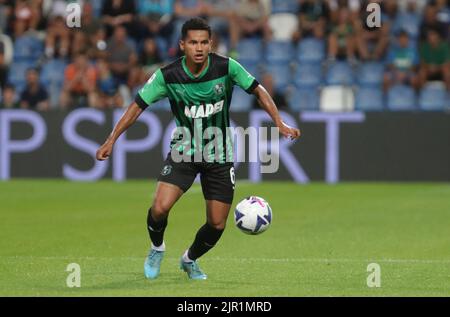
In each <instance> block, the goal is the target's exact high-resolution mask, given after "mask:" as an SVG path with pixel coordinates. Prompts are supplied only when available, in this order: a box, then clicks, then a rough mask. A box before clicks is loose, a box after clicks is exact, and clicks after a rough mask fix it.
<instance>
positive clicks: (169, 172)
mask: <svg viewBox="0 0 450 317" xmlns="http://www.w3.org/2000/svg"><path fill="white" fill-rule="evenodd" d="M198 172H199V170H198V167H197V166H196V164H195V163H191V162H175V161H174V160H172V157H171V155H170V154H169V155H168V156H167V159H166V160H165V162H164V164H163V168H162V169H161V172H160V174H159V176H158V182H163V183H168V184H172V185H175V186H177V187H179V188H180V189H181V190H182V191H183V192H184V193H185V192H187V191H188V190H189V188H190V187H191V186H192V183H193V182H194V180H195V177H196V176H197V174H198Z"/></svg>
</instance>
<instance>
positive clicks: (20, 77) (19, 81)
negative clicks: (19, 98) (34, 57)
mask: <svg viewBox="0 0 450 317" xmlns="http://www.w3.org/2000/svg"><path fill="white" fill-rule="evenodd" d="M33 66H34V64H33V63H32V62H29V61H22V62H13V63H12V64H11V65H10V69H9V75H8V82H9V83H11V84H12V85H14V86H15V88H16V92H17V93H18V94H19V93H21V92H22V91H23V89H24V88H25V86H26V72H27V70H28V69H29V68H30V67H33Z"/></svg>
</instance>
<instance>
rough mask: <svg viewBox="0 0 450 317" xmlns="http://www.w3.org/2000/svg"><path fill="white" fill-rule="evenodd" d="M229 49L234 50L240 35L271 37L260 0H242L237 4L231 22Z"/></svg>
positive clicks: (266, 38) (267, 38) (266, 17)
mask: <svg viewBox="0 0 450 317" xmlns="http://www.w3.org/2000/svg"><path fill="white" fill-rule="evenodd" d="M231 26H232V27H231V49H232V50H235V49H236V47H237V43H238V42H239V40H240V38H241V37H251V36H258V37H263V38H264V39H265V40H266V41H267V40H269V39H270V37H271V34H270V33H271V31H270V27H269V23H268V16H267V13H266V10H265V8H264V5H263V3H262V2H261V1H260V0H243V1H241V2H240V3H239V5H238V6H237V9H236V12H235V16H234V19H233V23H231Z"/></svg>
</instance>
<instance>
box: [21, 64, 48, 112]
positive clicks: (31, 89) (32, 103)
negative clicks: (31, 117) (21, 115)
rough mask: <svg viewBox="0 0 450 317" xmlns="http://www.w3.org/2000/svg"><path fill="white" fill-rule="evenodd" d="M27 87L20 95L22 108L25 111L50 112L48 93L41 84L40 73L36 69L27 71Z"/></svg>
mask: <svg viewBox="0 0 450 317" xmlns="http://www.w3.org/2000/svg"><path fill="white" fill-rule="evenodd" d="M26 78H27V86H26V87H25V89H24V91H23V92H22V93H21V95H20V107H21V108H23V109H36V110H41V111H42V110H48V109H49V101H48V93H47V91H46V90H45V88H44V87H43V86H42V85H41V84H40V83H39V72H38V70H37V69H35V68H30V69H28V70H27V74H26Z"/></svg>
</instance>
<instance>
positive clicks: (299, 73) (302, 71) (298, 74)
mask: <svg viewBox="0 0 450 317" xmlns="http://www.w3.org/2000/svg"><path fill="white" fill-rule="evenodd" d="M321 83H322V66H321V64H319V63H301V64H299V65H298V66H297V69H296V71H295V74H294V84H295V85H296V86H297V87H299V88H305V87H317V86H318V85H320V84H321Z"/></svg>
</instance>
